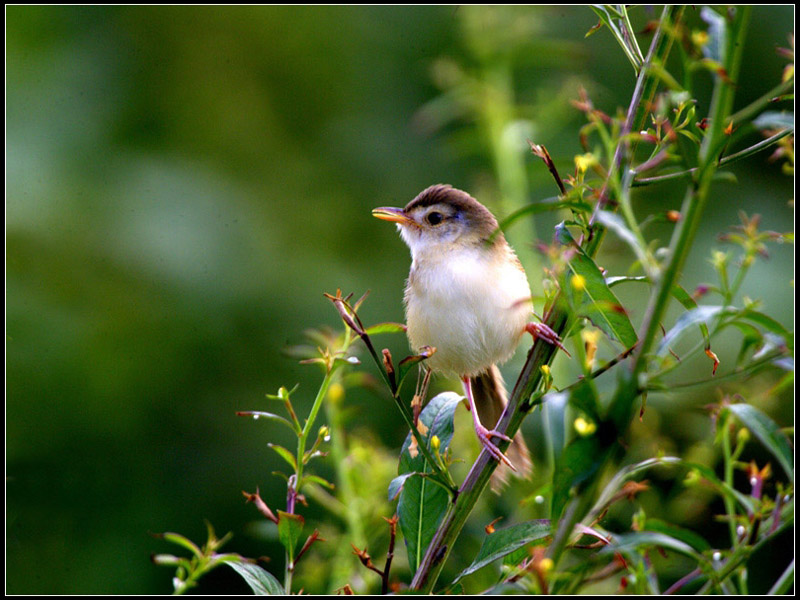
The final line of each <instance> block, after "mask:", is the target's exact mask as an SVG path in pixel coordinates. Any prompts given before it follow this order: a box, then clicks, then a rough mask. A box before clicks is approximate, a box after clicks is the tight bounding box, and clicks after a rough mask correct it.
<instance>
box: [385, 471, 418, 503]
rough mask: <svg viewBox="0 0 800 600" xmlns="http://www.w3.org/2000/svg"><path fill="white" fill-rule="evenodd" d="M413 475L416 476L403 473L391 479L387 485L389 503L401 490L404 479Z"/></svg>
mask: <svg viewBox="0 0 800 600" xmlns="http://www.w3.org/2000/svg"><path fill="white" fill-rule="evenodd" d="M414 475H418V473H403V474H402V475H398V476H397V477H395V478H394V479H392V481H391V482H390V483H389V502H391V501H392V500H394V499H395V498H397V495H398V494H399V493H400V490H402V489H403V485H404V484H405V482H406V479H408V478H409V477H412V476H414Z"/></svg>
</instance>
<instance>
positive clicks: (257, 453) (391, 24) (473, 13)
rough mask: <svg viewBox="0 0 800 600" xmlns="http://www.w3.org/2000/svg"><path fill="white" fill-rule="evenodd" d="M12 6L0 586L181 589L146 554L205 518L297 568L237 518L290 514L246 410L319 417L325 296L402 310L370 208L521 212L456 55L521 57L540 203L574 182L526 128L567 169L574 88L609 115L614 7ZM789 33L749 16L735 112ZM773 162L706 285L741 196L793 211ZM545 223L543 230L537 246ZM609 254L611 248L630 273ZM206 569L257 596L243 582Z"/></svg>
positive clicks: (366, 313)
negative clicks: (500, 180)
mask: <svg viewBox="0 0 800 600" xmlns="http://www.w3.org/2000/svg"><path fill="white" fill-rule="evenodd" d="M692 14H693V17H692V18H695V19H696V18H697V15H696V14H695V13H692ZM649 16H650V15H649V14H648V13H647V12H645V11H644V10H643V11H641V12H640V13H639V17H640V19H641V23H642V24H643V23H644V22H645V21H646V20H647V18H649ZM6 19H7V21H6V68H7V75H6V84H7V85H6V150H7V153H6V552H7V554H6V569H7V570H6V591H7V592H9V593H16V594H40V593H44V594H47V593H50V594H55V593H71V594H76V593H87V594H88V593H91V594H114V593H133V594H150V593H166V592H169V591H170V590H171V583H170V578H171V576H172V573H171V571H170V570H169V569H165V568H163V567H155V566H153V565H152V564H151V563H150V558H149V557H150V554H151V553H153V552H165V551H173V550H174V549H173V548H170V547H168V546H167V545H166V543H165V542H163V541H160V540H156V539H154V538H152V537H150V536H149V535H148V532H163V531H178V532H181V533H183V534H186V535H188V536H189V537H192V538H193V539H194V540H195V541H198V542H201V541H203V540H204V536H205V526H204V524H203V520H204V519H208V520H209V521H210V522H211V523H212V524H214V526H215V527H216V529H217V532H218V533H219V534H220V535H221V534H224V533H225V532H227V531H232V532H234V534H235V537H234V541H233V542H231V543H229V545H228V547H227V549H229V550H230V551H235V552H240V553H242V554H245V555H248V556H259V555H261V554H267V555H270V554H271V553H272V557H273V560H274V561H276V562H275V567H276V569H282V567H280V566H279V565H280V564H281V560H282V559H281V558H280V556H281V555H280V553H278V552H277V551H276V548H277V546H275V545H274V544H273V545H272V546H270V545H269V543H265V542H264V541H263V540H259V539H257V538H256V537H255V536H253V535H248V533H247V531H248V529H247V524H248V523H249V522H250V521H253V520H254V519H256V513H255V511H254V510H253V509H252V507H251V506H245V505H244V503H243V498H242V496H241V490H248V491H255V488H256V487H257V486H258V487H260V489H261V491H262V495H263V496H264V497H265V498H268V499H272V502H273V504H275V505H277V507H281V504H282V500H281V498H282V494H285V487H284V485H283V483H282V482H281V480H279V479H277V478H275V477H272V476H271V475H270V473H271V472H272V471H273V470H275V469H278V468H280V464H279V459H278V458H277V457H276V456H275V455H274V454H273V453H271V452H269V450H268V449H267V447H266V443H267V441H270V440H271V439H282V438H281V437H280V436H282V435H283V432H280V434H279V432H277V431H273V430H272V429H270V426H268V425H264V424H258V425H256V424H254V423H252V422H250V421H246V420H244V419H241V418H237V417H236V416H235V412H236V411H237V410H250V409H265V408H266V407H265V406H264V404H263V402H264V401H263V398H264V394H265V393H275V392H276V390H277V389H278V387H279V386H281V385H285V386H287V387H292V386H293V385H294V384H295V383H298V382H299V383H300V384H301V386H300V389H299V391H298V398H300V401H299V404H300V406H301V411H302V410H303V407H305V406H308V403H309V402H310V401H311V399H312V398H313V395H314V392H315V389H316V386H317V385H318V383H319V380H320V374H319V372H318V371H317V370H315V369H313V368H311V367H307V366H305V367H304V366H300V365H298V364H297V361H296V360H295V359H293V358H290V357H287V355H286V352H285V349H286V348H287V347H288V346H292V345H295V344H299V343H303V342H304V336H303V331H304V330H305V329H306V328H309V327H318V326H321V325H328V326H333V327H339V322H338V318H337V316H336V314H335V312H334V310H333V308H332V307H331V306H330V304H329V303H328V302H327V301H326V300H325V299H324V298H323V295H322V294H323V292H335V290H336V288H342V289H343V290H344V291H345V292H351V291H352V292H355V293H356V294H357V295H360V294H361V293H363V292H364V291H366V290H367V289H370V290H371V296H370V298H369V300H368V301H367V303H366V304H365V306H364V309H363V311H362V317H363V319H364V321H365V322H367V323H374V322H379V321H387V320H394V321H401V320H402V318H403V316H402V305H401V298H402V288H403V283H404V278H405V276H406V273H407V269H408V263H409V259H408V255H407V250H406V248H405V246H404V245H402V243H401V242H400V241H399V239H398V238H397V235H396V233H395V231H394V230H393V228H392V227H389V226H387V225H386V224H382V223H379V222H377V221H375V220H374V219H372V218H371V216H370V209H371V208H372V207H375V206H379V205H403V204H405V203H406V202H408V201H409V200H410V199H411V198H413V197H414V196H415V195H416V194H417V193H418V192H419V191H420V190H422V189H423V188H425V187H427V186H428V185H430V184H432V183H439V182H444V183H450V184H452V185H454V186H456V187H460V188H462V189H466V190H469V191H471V192H473V194H474V195H476V196H477V197H478V198H479V199H481V200H483V201H484V202H486V203H487V204H490V205H492V206H493V208H495V210H497V212H498V213H501V214H502V212H503V207H502V204H501V203H499V202H497V196H498V194H497V188H496V185H495V179H494V178H495V172H494V169H493V164H492V157H491V154H490V151H489V147H488V143H487V140H486V137H485V136H484V135H482V132H481V129H480V126H479V124H476V123H475V122H474V120H473V119H472V118H471V116H470V114H469V110H468V109H466V108H464V105H463V104H459V103H458V102H453V99H452V97H448V96H443V92H442V86H443V85H445V84H446V81H447V78H448V73H450V72H451V70H452V68H453V66H454V65H461V66H462V68H464V69H465V70H467V71H469V70H470V69H476V68H478V67H479V66H480V64H482V63H481V61H484V62H485V61H486V60H487V59H486V56H490V57H493V59H497V60H502V61H505V62H504V64H506V65H507V66H508V67H509V72H510V73H511V74H512V77H511V80H513V81H514V85H515V87H514V89H513V94H514V96H515V97H516V100H517V101H518V102H519V103H520V104H521V105H524V106H525V107H526V110H527V112H526V111H520V113H519V115H517V117H518V120H516V121H512V122H510V123H509V127H508V132H509V135H512V136H516V138H515V139H517V140H518V142H519V143H518V146H517V147H518V152H519V153H521V154H523V155H524V156H525V157H526V158H525V159H524V160H525V165H526V171H527V175H528V180H529V184H530V189H529V198H530V199H531V200H536V199H542V198H546V197H550V196H553V195H555V191H556V190H555V188H554V185H553V183H552V180H551V179H550V176H549V174H548V173H547V172H546V169H544V167H543V166H542V164H541V162H540V161H538V159H535V158H534V157H529V156H528V150H527V149H526V147H525V142H524V140H525V138H526V137H527V138H531V139H533V140H534V141H536V142H537V143H540V144H545V145H546V146H547V147H548V149H549V150H550V152H551V154H552V155H553V157H554V158H555V160H556V163H557V164H558V165H559V167H560V169H561V170H562V175H566V174H568V173H570V172H572V170H573V166H572V156H573V155H574V154H577V153H581V152H582V150H581V148H580V145H579V143H578V134H577V132H578V129H579V127H580V126H581V125H582V124H583V123H584V120H583V115H582V114H581V113H579V112H578V111H577V110H575V109H574V108H572V107H571V106H570V105H569V102H568V100H569V99H571V98H577V96H578V91H579V89H580V87H585V88H586V89H588V90H589V91H590V95H591V97H592V99H593V101H594V103H595V106H596V107H597V108H600V109H602V110H604V111H606V112H609V113H612V114H613V113H614V112H615V111H616V109H617V107H618V106H626V105H627V101H628V99H629V96H630V93H631V89H632V85H633V71H632V69H631V67H630V65H629V64H628V63H627V61H626V60H625V58H624V57H623V55H622V52H621V51H620V50H619V49H618V48H617V47H616V45H615V43H614V42H613V40H612V39H611V37H610V36H609V35H607V34H605V33H603V32H601V33H598V34H596V35H594V36H591V37H589V38H584V35H585V33H586V32H587V31H588V30H589V29H590V28H591V27H592V26H593V25H594V24H595V23H596V22H597V19H596V17H595V16H594V15H593V13H592V12H591V10H589V9H588V8H585V7H568V6H562V7H513V8H499V9H498V8H491V7H463V8H458V7H289V6H287V7H163V8H162V7H135V6H119V7H89V6H76V7H54V6H49V7H44V6H41V7H27V6H8V7H6ZM792 27H793V7H791V6H785V7H762V8H757V9H755V11H754V13H753V24H752V28H751V29H752V35H751V36H750V39H749V40H748V44H749V46H748V51H747V52H746V56H747V57H748V59H747V60H746V64H745V72H744V74H743V77H742V82H741V85H740V90H739V92H740V93H739V95H738V97H737V104H738V105H743V104H744V103H746V102H747V101H748V100H752V99H753V98H755V97H757V96H759V95H761V94H762V93H764V92H765V91H766V90H767V89H769V88H771V87H773V86H774V85H776V84H777V82H778V81H779V79H780V73H781V70H782V68H783V66H784V65H785V60H783V59H781V58H780V57H778V56H777V55H776V53H775V51H774V49H775V47H776V46H779V45H780V46H787V45H788V43H789V42H788V41H787V37H788V35H789V34H790V33H791V31H792ZM498 57H499V58H498ZM443 82H444V83H443ZM766 158H767V156H766V154H763V155H760V156H757V157H755V158H753V159H750V160H748V161H745V162H744V163H742V164H740V165H739V166H738V168H737V175H738V177H739V183H738V184H733V183H721V184H719V185H718V187H717V196H716V198H717V199H716V200H712V208H711V210H710V212H711V213H712V214H711V215H710V219H709V221H708V223H707V224H706V227H705V229H704V231H703V232H701V234H700V239H699V243H698V245H697V249H696V250H697V254H696V260H693V261H692V262H691V264H690V265H689V266H688V267H687V273H686V277H685V279H684V284H685V286H686V288H687V289H693V287H694V286H695V285H697V284H698V283H701V282H706V281H710V280H713V270H712V268H711V266H710V265H709V264H708V261H707V260H706V257H707V256H708V255H709V251H710V249H711V248H714V247H720V246H721V244H720V243H719V242H718V241H717V240H716V235H717V234H718V233H719V232H722V231H724V230H725V229H727V228H728V227H729V226H730V225H734V224H737V223H738V218H737V216H736V213H737V211H738V210H745V211H746V212H748V213H749V214H752V213H755V212H758V213H760V214H761V215H762V226H763V227H764V228H772V229H777V230H779V231H784V230H787V229H789V228H791V227H792V226H791V225H790V223H792V222H793V221H792V219H793V205H792V204H790V203H789V201H790V200H791V198H792V195H793V182H792V180H791V178H789V177H786V176H785V175H782V174H781V172H780V165H779V164H773V163H768V162H767V161H766ZM670 191H671V189H670V188H662V189H660V190H657V191H656V193H655V194H653V195H649V196H645V195H642V197H641V200H640V202H641V206H643V209H642V210H643V211H647V212H650V210H651V209H650V208H648V206H649V205H648V204H647V203H648V202H652V203H654V204H653V206H657V207H660V208H661V209H663V208H677V207H678V206H679V202H680V195H678V196H670V195H669V192H670ZM556 218H557V216H555V215H554V216H553V217H552V219H556ZM554 222H555V220H553V221H552V222H550V221H548V219H547V218H543V219H540V220H539V221H538V223H537V226H538V229H539V235H540V236H541V237H542V239H545V240H549V239H550V236H551V233H550V231H551V228H552V225H553V223H554ZM521 227H524V226H521ZM520 233H523V232H520ZM668 235H669V233H668V230H667V229H665V230H664V234H663V237H662V239H663V240H664V241H666V240H667V239H668V238H667V236H668ZM522 237H523V239H525V236H524V235H523V236H522ZM607 246H608V248H607V249H606V250H607V254H606V256H605V263H604V264H605V266H607V267H612V268H613V266H614V265H617V264H619V265H625V264H628V263H629V262H630V259H629V256H626V255H625V249H624V248H623V247H622V245H619V244H615V243H614V242H613V241H609V243H608V244H607ZM772 251H773V252H772V257H771V258H770V260H769V261H766V262H762V263H760V264H759V267H758V268H757V269H756V270H755V272H754V273H752V275H751V277H750V278H749V279H748V281H747V283H746V285H745V288H746V290H747V293H748V294H749V295H750V296H752V297H757V298H761V299H762V300H763V302H764V305H765V307H764V311H765V312H767V313H768V314H770V315H772V316H773V317H775V318H776V319H778V320H780V321H781V322H783V323H784V324H785V325H786V326H788V327H791V328H793V324H792V323H793V316H792V315H793V307H792V304H793V287H792V285H793V282H792V281H791V280H792V278H793V248H789V247H784V248H772ZM523 252H524V250H523ZM615 252H618V253H619V254H620V256H619V258H615V256H614V253H615ZM615 260H617V261H619V262H614V261H615ZM613 274H619V273H618V272H617V273H613ZM529 276H530V278H531V280H532V281H535V279H536V278H537V276H536V274H531V273H530V271H529ZM634 292H641V290H634ZM623 295H624V294H623ZM633 295H634V296H635V295H636V294H635V293H634V294H633ZM639 295H641V294H639ZM631 300H632V298H631ZM625 301H626V302H627V301H628V299H627V298H626V299H625ZM638 306H639V307H641V303H640V304H639V305H638ZM639 311H640V312H639V314H638V315H637V314H636V312H634V314H633V316H634V319H636V318H637V316H638V317H640V316H641V308H639ZM386 344H387V345H389V346H390V347H391V348H392V349H393V352H396V354H395V355H402V352H403V351H404V349H405V342H404V340H401V339H391V340H388V341H387V342H386ZM718 352H719V351H718ZM731 352H735V349H732V350H731ZM720 353H721V354H724V353H723V352H720ZM518 354H519V355H521V354H522V352H520V353H518ZM723 358H724V357H723ZM520 359H521V356H517V358H516V359H515V360H517V361H519V360H520ZM723 364H724V363H723ZM368 368H369V365H365V369H368ZM508 372H509V373H512V372H513V364H512V365H510V366H509V368H508ZM699 372H700V371H698V373H699ZM717 398H718V396H717V395H716V393H715V392H714V391H708V396H707V397H705V398H698V399H695V400H694V401H693V404H694V405H703V404H706V403H708V402H712V401H714V400H716V399H717ZM786 400H787V401H788V404H784V405H773V406H768V407H766V408H765V410H768V412H769V413H770V414H771V415H772V416H773V418H775V419H776V420H778V421H779V422H780V423H781V424H782V425H787V424H791V423H793V421H792V419H793V417H792V407H791V399H786ZM348 402H352V405H353V407H354V408H355V411H354V416H353V418H352V422H353V427H359V428H365V429H367V430H370V431H372V432H374V435H375V436H376V438H377V439H380V440H381V441H382V443H383V444H385V445H388V446H389V448H392V449H398V448H399V446H400V444H401V442H402V439H403V437H404V435H405V431H403V430H402V428H400V429H398V427H397V422H398V421H399V419H397V415H396V414H395V413H394V412H393V411H394V407H393V406H391V404H390V402H389V401H388V400H386V404H385V405H381V404H379V402H377V401H376V398H375V396H374V395H370V394H369V393H367V392H364V393H361V394H359V393H353V394H352V395H348ZM653 402H654V403H655V404H654V406H655V408H653V412H652V413H650V415H652V418H653V419H654V420H655V421H656V423H655V425H652V424H651V426H652V427H654V428H655V429H656V430H658V428H664V429H668V428H669V427H670V423H671V421H670V419H675V417H674V416H670V411H669V410H664V409H663V407H659V405H658V401H657V399H656V400H654V401H653ZM270 410H271V409H270ZM301 414H302V412H301ZM680 422H682V423H683V424H685V425H686V424H687V421H685V420H684V421H680ZM698 423H699V424H698V425H697V427H700V428H702V427H704V426H705V424H706V423H707V420H702V422H700V421H698ZM687 426H688V425H687ZM681 434H682V435H684V436H686V437H688V438H691V440H690V441H693V440H695V439H696V438H699V437H702V435H704V434H705V432H701V433H697V434H696V435H695V434H692V433H690V432H689V431H686V430H683V431H682V432H681ZM284 443H286V442H284ZM394 451H396V450H394ZM386 483H387V484H388V481H387V482H386ZM311 510H312V511H313V510H314V508H313V507H312V509H311ZM322 518H323V519H324V513H323V515H322ZM342 543H344V542H342ZM225 571H228V570H227V569H225ZM343 583H344V582H339V583H338V585H342V584H343ZM204 585H205V587H203V588H201V589H202V590H204V591H238V592H247V588H246V587H243V584H242V583H241V582H240V581H239V580H238V578H237V576H235V575H234V574H233V572H232V571H231V572H230V573H220V574H215V575H213V576H210V577H209V580H208V583H207V584H205V583H204Z"/></svg>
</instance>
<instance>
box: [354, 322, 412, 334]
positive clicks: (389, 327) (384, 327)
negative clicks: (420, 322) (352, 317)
mask: <svg viewBox="0 0 800 600" xmlns="http://www.w3.org/2000/svg"><path fill="white" fill-rule="evenodd" d="M364 332H365V333H366V334H367V335H375V334H377V333H405V332H406V326H405V325H403V324H402V323H378V324H377V325H373V326H372V327H367V328H366V329H365V330H364Z"/></svg>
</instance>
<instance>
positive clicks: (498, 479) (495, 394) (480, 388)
mask: <svg viewBox="0 0 800 600" xmlns="http://www.w3.org/2000/svg"><path fill="white" fill-rule="evenodd" d="M470 381H471V387H472V394H473V398H474V400H475V406H476V407H477V409H478V417H479V418H480V420H481V423H482V424H483V426H484V427H486V428H487V429H494V427H495V426H496V425H497V422H498V421H499V420H500V416H501V415H502V414H503V410H504V409H505V407H506V404H508V394H507V393H506V387H505V384H504V383H503V377H502V375H500V370H499V369H498V368H497V366H496V365H492V366H491V367H490V368H489V370H488V371H486V372H485V373H481V374H480V375H478V376H476V377H472V378H471V379H470ZM506 456H507V457H508V459H509V460H510V461H511V464H513V465H514V467H515V468H516V471H512V470H511V469H510V468H509V467H508V466H506V465H505V464H503V463H500V464H499V465H498V466H497V468H496V469H495V471H494V473H492V479H491V486H492V491H494V492H496V493H499V492H500V490H501V489H502V488H503V486H504V485H505V484H506V482H507V481H508V474H509V473H511V474H513V475H514V476H515V477H519V478H522V479H525V478H527V477H528V476H529V475H530V474H531V469H532V465H531V456H530V452H529V451H528V446H527V445H526V444H525V439H524V438H523V437H522V431H518V432H517V435H515V436H514V439H513V440H512V442H511V445H510V446H509V447H508V449H507V450H506Z"/></svg>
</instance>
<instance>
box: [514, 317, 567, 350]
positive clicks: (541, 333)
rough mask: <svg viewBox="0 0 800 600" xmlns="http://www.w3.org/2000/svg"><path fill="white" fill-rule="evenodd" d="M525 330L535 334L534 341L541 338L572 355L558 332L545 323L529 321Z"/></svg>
mask: <svg viewBox="0 0 800 600" xmlns="http://www.w3.org/2000/svg"><path fill="white" fill-rule="evenodd" d="M525 331H527V332H528V333H530V334H531V335H532V336H533V339H534V341H535V340H536V339H537V338H541V339H543V340H544V341H545V342H547V343H548V344H551V345H553V346H558V347H559V348H561V349H562V350H563V351H564V352H566V353H567V356H571V354H570V353H569V352H567V349H566V348H564V344H562V343H561V338H560V337H558V334H557V333H556V332H555V331H553V330H552V329H550V328H549V327H548V326H547V325H545V324H544V323H528V324H527V325H525Z"/></svg>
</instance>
